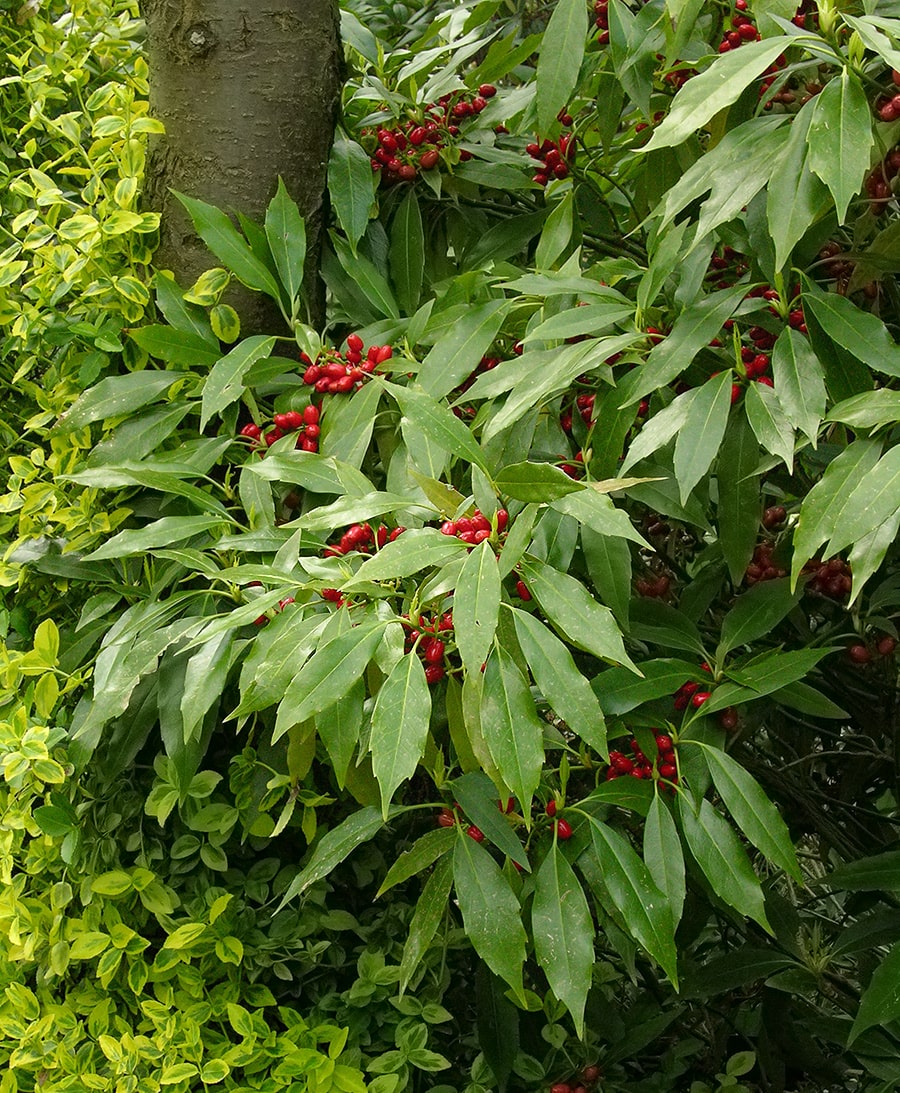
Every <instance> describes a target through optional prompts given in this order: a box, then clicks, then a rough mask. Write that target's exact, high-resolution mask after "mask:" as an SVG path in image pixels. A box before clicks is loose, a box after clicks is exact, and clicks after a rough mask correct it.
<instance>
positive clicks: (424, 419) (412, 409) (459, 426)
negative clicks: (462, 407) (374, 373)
mask: <svg viewBox="0 0 900 1093" xmlns="http://www.w3.org/2000/svg"><path fill="white" fill-rule="evenodd" d="M384 386H385V388H386V389H387V390H388V392H389V393H390V394H391V396H392V397H393V398H394V399H395V400H396V402H397V405H398V406H399V407H400V410H401V412H402V414H403V416H404V417H405V418H406V419H407V421H408V422H409V423H410V425H412V427H413V429H414V430H416V431H418V432H421V433H423V434H424V435H425V436H427V437H428V439H429V440H430V441H432V443H434V444H436V445H437V447H438V448H440V449H441V450H442V451H444V452H451V453H452V454H453V455H456V456H459V457H460V458H462V459H466V460H468V461H469V462H470V463H474V464H475V466H476V467H480V468H481V469H482V470H483V471H484V473H485V474H487V473H488V470H487V464H486V463H485V458H484V452H482V450H481V447H480V445H479V444H478V441H477V440H476V439H475V437H474V436H472V433H471V432H470V431H469V429H468V428H466V426H465V425H464V424H463V423H462V422H461V421H460V420H459V418H458V417H457V416H456V415H455V414H454V413H453V412H452V411H450V410H448V409H447V407H446V406H445V405H444V404H443V403H441V402H438V401H437V399H435V398H432V397H431V395H428V394H426V393H425V392H424V391H416V390H414V389H413V388H411V387H400V386H398V385H397V384H396V383H385V384H384Z"/></svg>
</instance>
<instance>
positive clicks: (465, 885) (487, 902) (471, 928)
mask: <svg viewBox="0 0 900 1093" xmlns="http://www.w3.org/2000/svg"><path fill="white" fill-rule="evenodd" d="M453 883H454V886H455V888H456V898H457V901H458V903H459V909H460V911H461V912H462V918H463V926H464V928H465V931H466V936H467V937H468V938H469V940H470V941H471V942H472V945H473V947H474V949H475V952H476V953H478V955H479V956H480V957H481V959H482V960H483V961H484V962H485V964H487V966H488V967H489V968H490V969H491V971H492V972H494V974H495V975H498V976H499V977H500V978H501V979H503V980H505V981H506V982H507V983H508V984H509V985H510V987H512V989H513V990H514V991H515V993H516V995H517V997H518V998H519V999H520V1001H521V1000H523V999H524V989H523V984H522V965H523V964H524V963H525V930H524V928H523V927H522V917H521V910H520V908H519V901H518V900H517V899H516V897H515V895H514V894H513V891H512V889H511V888H510V886H509V883H508V882H507V881H506V879H505V878H504V876H503V874H502V873H501V872H500V869H499V867H498V866H497V863H496V862H495V861H494V859H493V858H492V857H491V855H490V854H488V852H487V851H486V850H484V849H482V848H481V847H480V846H479V845H478V843H477V842H475V840H474V839H470V838H468V837H467V836H466V835H463V834H462V833H460V834H459V835H458V836H457V840H456V848H455V849H454V851H453Z"/></svg>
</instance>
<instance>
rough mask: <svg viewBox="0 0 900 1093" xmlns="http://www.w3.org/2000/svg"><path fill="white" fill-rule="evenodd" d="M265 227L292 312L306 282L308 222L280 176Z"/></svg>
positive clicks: (267, 213)
mask: <svg viewBox="0 0 900 1093" xmlns="http://www.w3.org/2000/svg"><path fill="white" fill-rule="evenodd" d="M265 230H266V239H267V240H268V243H269V250H270V251H271V252H272V259H273V260H274V262H275V268H276V269H277V270H278V276H279V278H280V279H281V283H282V285H284V288H285V290H286V292H287V303H288V311H289V312H290V311H291V310H292V308H293V306H294V301H295V300H296V299H297V298H298V297H299V295H300V289H301V287H302V285H303V264H304V262H305V260H306V224H305V222H304V220H303V217H302V216H301V215H300V210H299V209H298V208H297V203H296V202H295V201H294V200H293V199H292V198H291V195H290V194H289V193H288V191H287V187H286V186H285V184H284V179H282V178H279V179H278V189H277V190H276V192H275V196H274V197H273V198H272V200H271V201H270V202H269V205H268V208H267V209H266V220H265Z"/></svg>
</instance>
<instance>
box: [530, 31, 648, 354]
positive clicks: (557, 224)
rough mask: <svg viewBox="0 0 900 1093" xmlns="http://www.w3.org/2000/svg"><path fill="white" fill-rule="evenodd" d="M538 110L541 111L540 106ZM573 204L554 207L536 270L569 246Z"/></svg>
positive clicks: (566, 202)
mask: <svg viewBox="0 0 900 1093" xmlns="http://www.w3.org/2000/svg"><path fill="white" fill-rule="evenodd" d="M548 29H549V28H548ZM538 81H539V82H540V63H538ZM538 98H539V101H540V92H538ZM538 109H540V106H539V107H538ZM544 128H546V126H545V127H544ZM573 204H574V201H573V196H572V192H569V193H568V194H566V195H565V196H564V197H563V199H562V200H561V201H560V202H558V203H557V204H556V205H555V206H554V208H553V210H552V211H551V213H550V215H549V216H548V217H547V220H546V222H545V224H544V228H543V231H542V232H541V238H540V239H539V240H538V245H537V249H536V250H535V254H534V264H535V268H536V269H538V270H544V269H550V268H551V267H552V266H553V263H554V262H556V260H557V259H558V258H559V257H560V256H561V255H562V254H563V253H564V252H565V250H566V248H567V247H568V246H569V242H570V240H571V238H572V206H573ZM620 310H621V309H620ZM630 310H631V309H627V310H626V312H625V313H626V314H629V313H630ZM542 325H543V324H542ZM596 329H597V328H596V327H594V328H592V330H591V332H592V333H596ZM552 336H553V335H550V334H545V335H544V337H545V338H547V337H552ZM569 336H570V335H562V337H569Z"/></svg>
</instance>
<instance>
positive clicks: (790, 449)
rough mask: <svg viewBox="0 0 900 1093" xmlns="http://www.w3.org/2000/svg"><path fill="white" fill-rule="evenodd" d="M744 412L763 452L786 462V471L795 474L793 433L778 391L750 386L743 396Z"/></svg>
mask: <svg viewBox="0 0 900 1093" xmlns="http://www.w3.org/2000/svg"><path fill="white" fill-rule="evenodd" d="M744 409H745V410H746V412H747V420H748V421H749V422H750V428H751V429H752V430H753V432H754V433H755V434H756V439H757V440H758V441H759V443H760V445H761V446H762V447H763V449H764V450H765V451H767V452H771V453H772V455H777V456H778V458H779V459H782V460H784V465H785V466H786V467H787V469H788V470H789V471H793V468H794V430H793V429H792V428H791V423H790V422H789V421H788V419H787V415H786V414H785V412H784V407H783V406H782V405H781V401H780V399H779V398H778V395H776V394H775V391H774V390H773V389H772V388H771V387H767V386H766V385H765V384H764V383H751V384H750V385H749V386H748V388H747V394H746V395H745V396H744Z"/></svg>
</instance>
